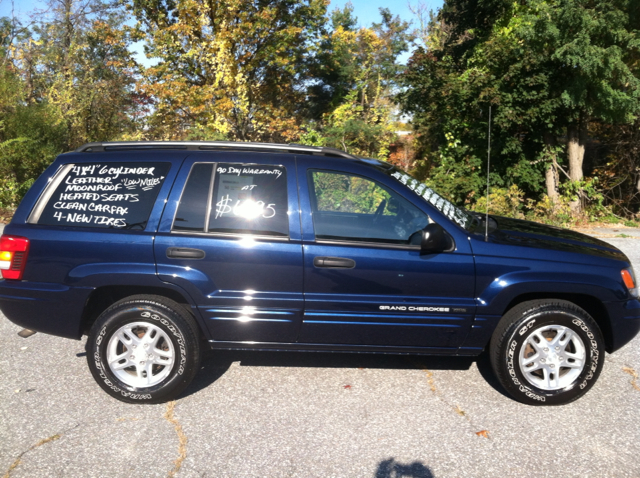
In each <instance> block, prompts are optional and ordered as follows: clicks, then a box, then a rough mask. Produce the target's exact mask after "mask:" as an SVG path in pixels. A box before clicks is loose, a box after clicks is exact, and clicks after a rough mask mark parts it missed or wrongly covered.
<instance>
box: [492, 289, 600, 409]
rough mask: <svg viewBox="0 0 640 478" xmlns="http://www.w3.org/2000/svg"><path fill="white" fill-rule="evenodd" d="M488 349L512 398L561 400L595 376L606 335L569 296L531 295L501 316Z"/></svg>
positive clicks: (548, 402) (536, 402) (559, 402)
mask: <svg viewBox="0 0 640 478" xmlns="http://www.w3.org/2000/svg"><path fill="white" fill-rule="evenodd" d="M563 342H564V343H563ZM551 344H553V346H551V347H550V345H551ZM489 355H490V357H491V366H492V368H493V371H494V373H495V374H496V376H497V378H498V380H499V381H500V383H501V384H502V386H503V387H504V388H505V389H506V391H507V392H508V393H509V394H510V395H511V396H512V397H514V398H515V399H516V400H518V401H520V402H522V403H526V404H529V405H563V404H565V403H569V402H572V401H574V400H577V399H578V398H580V397H581V396H583V395H584V394H585V393H587V391H589V389H590V388H591V387H592V386H593V385H594V383H595V382H596V380H597V378H598V376H599V375H600V371H601V370H602V366H603V364H604V340H603V338H602V333H601V332H600V329H599V327H598V325H597V324H596V322H595V321H594V320H593V319H592V318H591V316H590V315H589V314H587V313H586V312H585V311H584V310H583V309H581V308H580V307H578V306H577V305H575V304H573V303H572V302H568V301H566V300H558V299H546V300H532V301H529V302H523V303H521V304H519V305H517V306H515V307H514V308H512V309H511V310H509V311H508V312H507V313H506V314H505V315H504V316H503V317H502V319H501V320H500V322H499V323H498V326H497V327H496V330H495V331H494V332H493V336H492V337H491V346H490V351H489ZM580 357H582V358H583V359H582V361H581V360H580ZM581 363H582V365H581Z"/></svg>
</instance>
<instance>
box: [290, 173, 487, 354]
mask: <svg viewBox="0 0 640 478" xmlns="http://www.w3.org/2000/svg"><path fill="white" fill-rule="evenodd" d="M336 164H337V163H336ZM328 166H330V164H328V163H327V161H324V162H312V163H309V164H307V165H306V167H302V164H301V162H299V164H298V175H299V176H298V177H299V182H300V184H301V190H300V201H301V205H302V209H303V211H306V210H307V208H308V210H309V211H310V212H311V214H310V215H308V216H307V215H303V235H304V237H303V239H304V240H303V244H304V268H305V272H304V283H305V289H304V291H305V310H304V318H303V323H302V327H301V333H300V337H299V342H303V343H325V344H352V345H365V346H366V345H370V346H374V345H377V346H382V345H392V346H407V347H429V348H442V349H443V351H446V350H447V349H448V350H450V349H451V348H454V347H459V346H460V344H461V343H462V341H463V340H464V337H465V336H466V335H467V333H468V332H469V330H470V327H471V322H472V320H473V315H474V312H475V303H474V299H473V293H474V265H473V258H472V256H471V254H470V251H469V249H468V244H466V242H467V241H459V242H462V244H460V247H458V248H457V249H456V250H455V251H454V252H450V253H441V254H424V255H423V254H421V253H420V249H419V245H418V244H419V240H420V237H421V236H420V231H421V229H422V228H424V227H425V226H426V225H427V224H428V222H429V221H430V219H429V217H428V214H426V212H425V210H424V209H423V208H421V207H418V206H419V205H416V204H415V203H414V202H412V199H413V198H411V199H410V195H406V196H405V195H403V194H402V193H400V192H399V191H398V188H401V187H402V185H400V184H399V183H398V188H394V186H393V185H392V184H390V183H391V181H385V178H384V173H382V172H379V173H378V172H376V171H374V172H376V173H377V174H378V179H375V178H372V177H370V176H367V174H370V173H369V171H372V170H373V168H362V171H358V169H357V167H356V166H355V165H351V166H340V168H341V169H342V170H336V169H333V170H332V169H329V168H328ZM361 173H362V174H361ZM417 199H420V198H417ZM448 227H452V226H451V225H448Z"/></svg>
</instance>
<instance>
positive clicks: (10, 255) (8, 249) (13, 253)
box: [0, 235, 29, 280]
mask: <svg viewBox="0 0 640 478" xmlns="http://www.w3.org/2000/svg"><path fill="white" fill-rule="evenodd" d="M27 254H29V239H27V238H26V237H19V236H7V235H3V236H2V237H0V272H2V278H3V279H17V280H20V279H22V273H23V272H24V266H25V265H26V264H27Z"/></svg>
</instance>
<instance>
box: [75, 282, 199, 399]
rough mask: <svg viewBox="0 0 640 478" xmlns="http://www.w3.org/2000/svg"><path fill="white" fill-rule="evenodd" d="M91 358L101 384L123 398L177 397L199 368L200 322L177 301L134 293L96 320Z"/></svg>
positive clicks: (89, 345) (89, 348)
mask: <svg viewBox="0 0 640 478" xmlns="http://www.w3.org/2000/svg"><path fill="white" fill-rule="evenodd" d="M87 362H88V364H89V369H90V370H91V373H92V374H93V377H94V378H95V380H96V381H97V382H98V385H100V386H101V387H102V388H103V389H104V390H105V391H106V392H107V393H108V394H110V395H111V396H113V397H115V398H117V399H118V400H121V401H123V402H129V403H161V402H165V401H168V400H172V399H174V398H176V397H177V396H178V395H179V394H180V393H181V392H182V391H183V390H184V389H185V388H186V387H187V386H188V385H189V383H190V382H191V380H192V379H193V377H194V376H195V374H196V372H197V370H198V365H199V362H200V343H199V338H198V326H197V324H196V323H195V321H194V319H193V317H192V316H191V315H190V314H189V313H188V312H187V311H186V310H185V309H184V308H183V307H182V306H180V305H179V304H177V303H176V302H173V301H171V300H169V299H166V298H164V297H160V296H147V295H141V296H132V297H129V298H126V299H123V300H121V301H119V302H116V303H115V304H113V305H112V306H111V307H109V308H108V309H107V310H105V311H104V312H103V313H102V314H101V315H100V317H99V318H98V320H97V321H96V322H95V324H94V325H93V327H92V328H91V332H90V333H89V338H88V340H87Z"/></svg>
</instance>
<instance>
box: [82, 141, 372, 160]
mask: <svg viewBox="0 0 640 478" xmlns="http://www.w3.org/2000/svg"><path fill="white" fill-rule="evenodd" d="M120 149H184V150H188V151H207V150H209V151H210V150H225V149H226V150H229V149H235V150H238V149H240V150H242V149H246V150H253V151H258V150H263V151H286V152H288V153H311V154H315V155H319V156H335V157H340V158H349V159H360V158H359V157H358V156H354V155H353V154H349V153H346V152H345V151H342V150H340V149H335V148H320V147H316V146H305V145H302V144H285V143H242V142H234V141H122V142H112V143H87V144H84V145H82V146H80V147H79V148H78V149H76V150H75V151H74V152H76V153H88V152H101V151H114V150H120Z"/></svg>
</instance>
